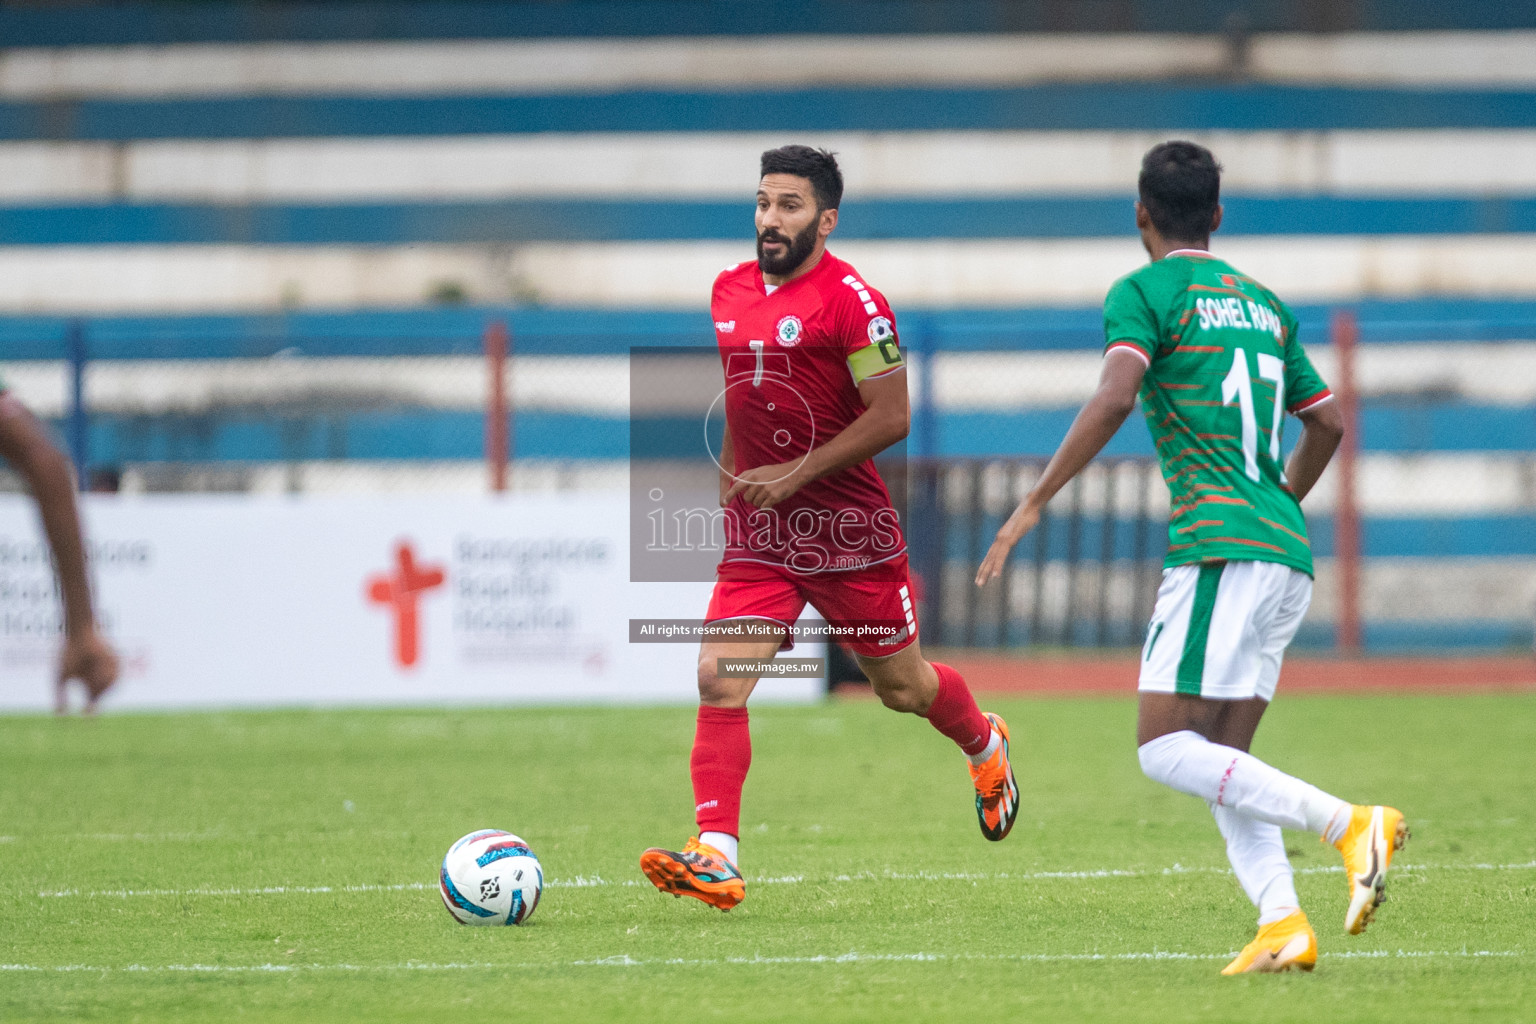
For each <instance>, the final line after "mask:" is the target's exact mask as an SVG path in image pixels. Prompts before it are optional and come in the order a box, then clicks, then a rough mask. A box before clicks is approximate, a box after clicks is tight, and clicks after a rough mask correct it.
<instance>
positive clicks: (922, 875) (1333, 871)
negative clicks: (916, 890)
mask: <svg viewBox="0 0 1536 1024" xmlns="http://www.w3.org/2000/svg"><path fill="white" fill-rule="evenodd" d="M1394 870H1395V871H1397V872H1398V873H1399V874H1412V873H1422V872H1425V871H1531V870H1536V860H1530V861H1525V862H1523V863H1518V864H1483V863H1478V864H1403V865H1401V866H1399V867H1397V868H1395V869H1394ZM1343 871H1344V869H1343V868H1342V867H1340V866H1338V865H1334V866H1331V867H1310V868H1297V869H1296V874H1298V875H1337V874H1342V873H1343ZM1231 873H1232V872H1231V870H1230V869H1228V868H1222V867H1185V866H1184V865H1182V864H1175V865H1173V866H1172V867H1166V868H1158V869H1154V870H1149V871H1136V870H1129V869H1124V868H1102V869H1098V870H1090V871H1031V872H1023V873H1010V872H1006V871H1001V872H964V871H956V872H939V871H918V872H910V873H908V872H899V871H886V872H882V873H879V874H876V873H874V872H860V873H857V874H843V875H832V876H829V877H827V878H809V879H808V878H806V877H805V876H804V875H770V876H765V877H760V878H748V879H747V881H748V882H749V883H751V884H754V885H802V884H807V883H808V884H811V885H828V884H841V883H848V882H1008V881H1014V882H1020V881H1022V882H1030V881H1055V880H1062V881H1091V880H1094V879H1099V878H1159V877H1168V876H1172V875H1230V874H1231ZM544 884H545V885H546V886H548V887H549V888H552V889H595V888H606V887H609V886H644V885H647V884H649V883H647V882H645V881H642V880H641V879H638V878H626V879H623V880H622V881H610V880H608V879H606V878H602V877H600V876H598V875H576V876H573V877H571V878H552V879H549V880H548V881H546V882H545V883H544ZM436 888H437V885H436V884H435V883H430V882H398V883H395V884H393V885H266V886H256V887H252V888H223V889H53V890H45V891H42V892H39V893H38V894H37V895H38V896H39V897H40V898H43V899H66V898H85V899H93V898H109V897H117V898H124V899H126V898H130V897H137V896H287V895H300V896H303V895H316V894H319V895H324V894H327V893H366V892H420V891H423V890H427V889H436Z"/></svg>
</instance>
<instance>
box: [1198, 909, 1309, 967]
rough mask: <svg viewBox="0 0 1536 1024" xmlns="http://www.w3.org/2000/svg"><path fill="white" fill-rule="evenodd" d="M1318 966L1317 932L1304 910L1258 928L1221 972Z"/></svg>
mask: <svg viewBox="0 0 1536 1024" xmlns="http://www.w3.org/2000/svg"><path fill="white" fill-rule="evenodd" d="M1316 966H1317V936H1316V935H1315V934H1314V933H1313V931H1312V926H1311V925H1310V924H1308V923H1307V915H1306V914H1303V913H1302V912H1301V911H1299V910H1298V911H1296V913H1294V914H1291V915H1290V916H1288V917H1282V918H1281V919H1280V920H1278V921H1274V922H1271V923H1270V924H1266V925H1264V926H1262V927H1261V928H1259V934H1258V936H1257V937H1256V938H1255V939H1254V940H1253V941H1252V942H1250V943H1248V945H1246V946H1244V947H1243V951H1242V952H1241V953H1239V954H1237V959H1236V960H1233V961H1232V962H1231V963H1229V964H1227V966H1225V967H1223V968H1222V969H1221V973H1222V974H1278V973H1279V972H1280V971H1288V970H1290V969H1291V968H1292V967H1297V968H1300V969H1301V970H1303V971H1310V970H1311V969H1312V968H1314V967H1316Z"/></svg>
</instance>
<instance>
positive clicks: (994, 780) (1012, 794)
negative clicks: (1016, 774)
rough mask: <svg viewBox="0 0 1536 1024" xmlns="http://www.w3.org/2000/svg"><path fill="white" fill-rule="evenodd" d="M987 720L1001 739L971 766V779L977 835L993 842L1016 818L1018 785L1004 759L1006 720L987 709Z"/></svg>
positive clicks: (1006, 754)
mask: <svg viewBox="0 0 1536 1024" xmlns="http://www.w3.org/2000/svg"><path fill="white" fill-rule="evenodd" d="M987 721H989V722H991V723H992V728H994V729H996V730H997V735H998V737H999V739H1000V740H1001V742H1000V743H998V745H997V750H996V752H994V753H993V755H992V756H991V757H989V758H988V759H987V760H986V761H984V762H982V763H981V764H973V765H971V782H972V784H974V785H975V787H976V820H977V821H979V822H980V823H981V834H982V835H984V836H986V837H987V838H988V839H990V840H992V841H993V842H994V843H995V842H997V841H998V840H1000V839H1002V838H1003V837H1004V836H1006V835H1007V834H1008V831H1009V830H1010V829H1012V828H1013V819H1014V818H1016V817H1018V814H1019V784H1018V783H1017V782H1015V781H1014V778H1013V764H1012V762H1010V761H1009V760H1008V723H1007V722H1004V721H1003V719H1002V716H1000V715H994V714H992V713H991V712H990V711H989V712H987Z"/></svg>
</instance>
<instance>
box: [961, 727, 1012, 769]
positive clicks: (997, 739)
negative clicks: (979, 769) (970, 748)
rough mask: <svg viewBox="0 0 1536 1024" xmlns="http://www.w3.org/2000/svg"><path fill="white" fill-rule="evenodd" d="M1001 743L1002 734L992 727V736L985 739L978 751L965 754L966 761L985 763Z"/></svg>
mask: <svg viewBox="0 0 1536 1024" xmlns="http://www.w3.org/2000/svg"><path fill="white" fill-rule="evenodd" d="M1002 745H1003V734H1002V733H1000V732H998V731H997V730H996V729H993V730H992V738H991V739H989V740H987V745H986V746H985V747H982V748H981V751H980V752H979V753H975V754H966V755H965V758H966V760H967V761H969V762H971V764H986V763H987V761H989V760H990V759H991V757H992V755H993V754H995V753H997V748H998V747H1000V746H1002Z"/></svg>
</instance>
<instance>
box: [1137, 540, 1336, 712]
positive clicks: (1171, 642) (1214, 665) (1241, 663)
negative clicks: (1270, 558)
mask: <svg viewBox="0 0 1536 1024" xmlns="http://www.w3.org/2000/svg"><path fill="white" fill-rule="evenodd" d="M1311 601H1312V577H1310V576H1308V575H1307V574H1306V573H1304V572H1300V571H1298V570H1296V569H1292V568H1291V567H1290V566H1288V565H1281V564H1279V563H1278V562H1213V563H1209V564H1206V565H1176V566H1174V567H1173V568H1172V569H1164V570H1163V582H1162V585H1161V586H1160V587H1158V589H1157V606H1156V608H1154V609H1153V611H1152V624H1151V626H1150V627H1148V629H1147V640H1146V643H1144V644H1143V645H1142V648H1141V679H1140V681H1139V683H1138V684H1137V689H1138V690H1141V691H1144V692H1147V693H1187V694H1192V695H1195V696H1200V697H1207V698H1210V699H1212V700H1247V699H1248V698H1250V697H1262V698H1263V699H1264V700H1271V699H1273V698H1274V696H1275V684H1276V683H1277V682H1279V680H1280V659H1281V658H1282V657H1283V656H1284V655H1285V648H1286V645H1288V644H1289V643H1290V642H1291V638H1292V637H1294V636H1295V635H1296V629H1297V627H1298V626H1300V625H1301V617H1302V616H1303V615H1305V614H1306V613H1307V605H1308V604H1310V603H1311Z"/></svg>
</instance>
